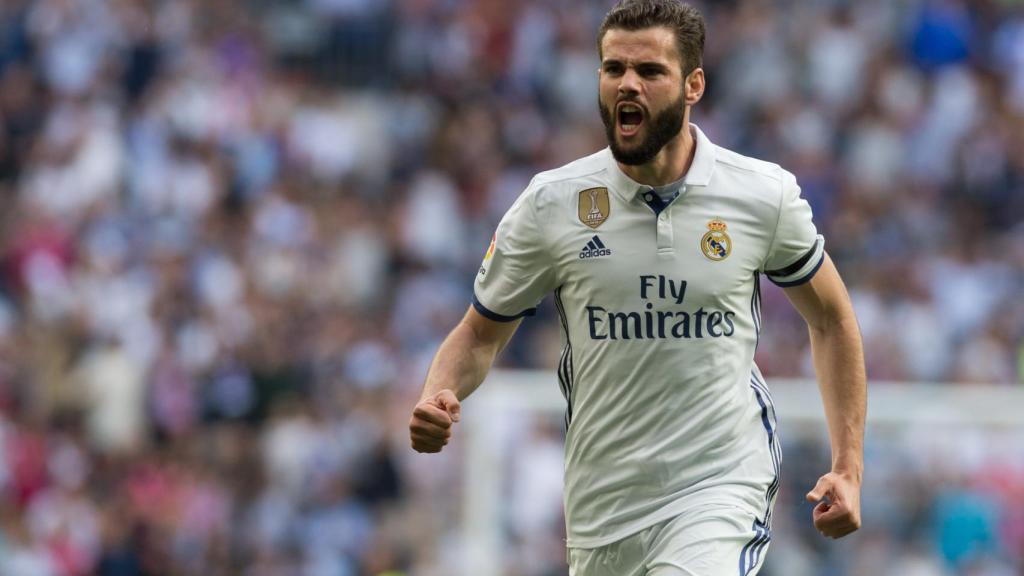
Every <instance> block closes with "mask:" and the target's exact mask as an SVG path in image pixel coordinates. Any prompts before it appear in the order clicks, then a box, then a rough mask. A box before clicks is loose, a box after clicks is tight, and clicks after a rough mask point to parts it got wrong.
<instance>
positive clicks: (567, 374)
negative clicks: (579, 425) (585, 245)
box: [555, 286, 576, 433]
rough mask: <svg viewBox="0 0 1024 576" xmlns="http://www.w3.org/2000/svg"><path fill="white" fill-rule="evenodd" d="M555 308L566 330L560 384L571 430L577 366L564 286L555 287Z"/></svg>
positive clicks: (567, 427)
mask: <svg viewBox="0 0 1024 576" xmlns="http://www.w3.org/2000/svg"><path fill="white" fill-rule="evenodd" d="M555 309H556V310H558V319H559V320H561V322H562V330H563V331H564V332H565V348H563V349H562V356H561V358H559V360H558V385H559V387H560V388H561V389H562V395H563V396H565V402H566V408H565V431H566V433H568V432H569V425H570V424H572V388H573V384H574V379H575V376H576V374H575V366H573V360H572V340H571V339H570V338H569V319H568V318H567V317H566V314H565V304H564V303H563V302H562V287H561V286H559V287H558V288H557V289H555Z"/></svg>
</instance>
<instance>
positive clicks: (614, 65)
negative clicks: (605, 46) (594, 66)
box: [601, 62, 622, 76]
mask: <svg viewBox="0 0 1024 576" xmlns="http://www.w3.org/2000/svg"><path fill="white" fill-rule="evenodd" d="M601 69H602V70H604V73H605V74H609V75H612V76H617V75H619V74H622V64H619V63H618V62H606V63H605V64H604V65H603V66H602V67H601Z"/></svg>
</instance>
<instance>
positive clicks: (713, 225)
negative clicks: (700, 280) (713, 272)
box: [700, 218, 732, 262]
mask: <svg viewBox="0 0 1024 576" xmlns="http://www.w3.org/2000/svg"><path fill="white" fill-rule="evenodd" d="M726 229H728V226H726V225H725V222H724V221H722V219H721V218H715V219H714V220H712V221H710V222H708V231H707V233H706V234H704V237H703V238H701V239H700V251H701V252H703V253H704V255H705V256H707V257H708V260H714V261H716V262H717V261H719V260H725V259H726V258H728V257H729V254H730V253H731V252H732V238H729V235H728V234H726V232H725V231H726Z"/></svg>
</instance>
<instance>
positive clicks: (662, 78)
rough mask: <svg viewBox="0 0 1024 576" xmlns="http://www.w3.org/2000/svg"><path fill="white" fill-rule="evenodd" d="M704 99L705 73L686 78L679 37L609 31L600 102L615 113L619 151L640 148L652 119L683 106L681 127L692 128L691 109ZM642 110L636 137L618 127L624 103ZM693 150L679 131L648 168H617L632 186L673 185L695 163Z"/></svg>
mask: <svg viewBox="0 0 1024 576" xmlns="http://www.w3.org/2000/svg"><path fill="white" fill-rule="evenodd" d="M703 95H704V70H703V69H701V68H697V69H695V70H694V71H693V72H691V73H690V74H689V75H688V76H687V77H686V78H685V79H684V78H683V62H682V59H681V57H680V55H679V51H678V49H677V48H676V44H675V36H674V35H673V33H672V31H671V30H670V29H668V28H662V27H658V28H647V29H644V30H636V31H630V30H619V29H612V30H609V31H608V32H607V33H606V34H605V36H604V38H603V39H602V40H601V67H600V68H599V69H598V99H599V102H600V105H601V106H602V107H605V108H608V109H611V110H612V111H613V115H612V117H613V118H614V119H615V122H616V133H615V142H614V143H615V145H617V146H618V147H621V148H623V149H627V150H628V149H631V148H636V147H638V146H639V145H640V143H641V142H642V141H643V139H644V138H645V137H646V136H647V134H648V133H649V131H650V130H651V129H652V126H651V119H652V118H653V117H654V116H656V115H657V114H658V113H659V112H660V111H662V110H664V109H665V108H666V107H668V106H671V105H675V104H678V103H679V102H680V101H682V103H683V123H682V125H683V126H684V127H685V126H689V124H690V108H691V107H692V106H693V105H694V104H696V103H697V102H699V101H700V99H701V97H702V96H703ZM627 101H628V102H632V103H635V104H638V105H639V106H640V107H641V108H642V109H643V111H644V121H643V123H642V124H641V125H640V129H639V131H638V132H637V133H636V134H633V135H627V134H625V133H624V132H623V131H622V130H621V127H620V126H618V109H619V107H620V106H621V105H622V104H623V103H624V102H627ZM694 151H695V145H694V141H693V135H692V134H690V131H689V130H688V129H684V130H680V131H679V134H678V135H677V136H676V137H675V138H673V139H672V140H670V141H669V142H668V143H667V144H665V146H664V147H663V148H662V149H661V151H660V152H658V154H657V155H656V156H655V157H654V159H653V160H651V161H650V162H648V163H647V164H642V165H639V166H634V165H629V164H623V163H622V162H619V163H618V164H619V168H621V169H622V171H623V172H624V173H625V174H626V175H627V176H629V177H630V178H632V179H633V180H635V181H637V182H639V183H641V184H646V185H649V186H662V185H665V184H670V183H672V182H675V181H676V180H678V179H680V178H682V177H683V175H684V174H686V171H687V170H689V168H690V163H691V162H693V153H694Z"/></svg>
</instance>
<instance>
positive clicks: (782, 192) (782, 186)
mask: <svg viewBox="0 0 1024 576" xmlns="http://www.w3.org/2000/svg"><path fill="white" fill-rule="evenodd" d="M780 170H781V168H780ZM785 200H786V179H785V178H780V179H779V206H778V208H776V214H775V229H774V230H772V239H771V242H769V243H768V253H767V254H765V259H764V262H762V263H761V272H764V271H765V269H766V268H767V267H768V259H769V258H771V257H772V253H774V251H775V239H776V238H777V237H778V235H779V223H780V222H782V205H783V203H784V202H785Z"/></svg>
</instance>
